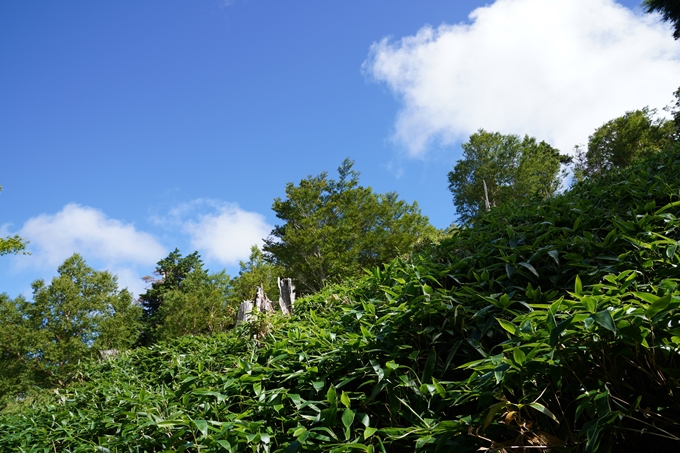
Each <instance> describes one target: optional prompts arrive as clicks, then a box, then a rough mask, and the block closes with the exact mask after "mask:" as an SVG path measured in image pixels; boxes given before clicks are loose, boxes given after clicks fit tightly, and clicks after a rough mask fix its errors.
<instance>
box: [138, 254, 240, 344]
mask: <svg viewBox="0 0 680 453" xmlns="http://www.w3.org/2000/svg"><path fill="white" fill-rule="evenodd" d="M155 273H156V275H158V276H159V277H160V278H158V279H152V278H151V277H145V280H147V281H149V282H151V288H149V289H148V290H147V291H146V292H145V293H144V294H142V295H140V296H139V300H140V302H141V304H142V307H143V309H144V315H143V317H142V320H143V323H144V332H143V334H142V335H141V337H140V344H142V345H150V344H152V343H154V342H155V341H157V340H165V339H169V338H176V337H180V336H183V335H201V334H211V333H214V332H218V331H223V330H225V329H227V328H229V327H231V326H232V325H233V324H234V322H235V320H236V310H237V309H236V308H235V307H234V303H233V301H232V299H233V297H232V296H231V294H232V292H233V291H232V286H231V279H230V277H229V276H228V275H227V274H225V273H224V272H219V273H215V274H211V273H209V272H208V271H207V270H205V269H203V262H202V261H201V257H200V255H199V254H198V252H194V253H192V254H190V255H187V256H185V257H182V254H181V253H180V251H179V250H178V249H175V250H174V251H173V252H171V253H170V254H169V255H168V256H167V257H166V258H163V259H162V260H160V261H159V262H158V263H157V265H156V272H155Z"/></svg>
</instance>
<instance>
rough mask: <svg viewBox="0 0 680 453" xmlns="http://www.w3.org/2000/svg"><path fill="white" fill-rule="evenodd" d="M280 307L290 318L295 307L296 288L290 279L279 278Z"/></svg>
mask: <svg viewBox="0 0 680 453" xmlns="http://www.w3.org/2000/svg"><path fill="white" fill-rule="evenodd" d="M278 282H279V294H280V296H279V306H280V307H281V313H283V314H284V315H286V316H290V315H291V314H292V313H293V306H294V305H295V286H294V285H293V280H292V279H290V278H279V279H278Z"/></svg>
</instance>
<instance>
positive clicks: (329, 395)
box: [326, 384, 337, 404]
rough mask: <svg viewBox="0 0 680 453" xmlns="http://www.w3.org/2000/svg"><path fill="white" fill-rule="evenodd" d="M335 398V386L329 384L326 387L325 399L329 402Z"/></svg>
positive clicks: (332, 401) (333, 401) (331, 402)
mask: <svg viewBox="0 0 680 453" xmlns="http://www.w3.org/2000/svg"><path fill="white" fill-rule="evenodd" d="M336 399H337V393H336V391H335V387H333V385H332V384H331V386H330V387H329V388H328V391H327V392H326V401H328V403H329V404H333V403H335V400H336Z"/></svg>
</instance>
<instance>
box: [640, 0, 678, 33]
mask: <svg viewBox="0 0 680 453" xmlns="http://www.w3.org/2000/svg"><path fill="white" fill-rule="evenodd" d="M642 5H643V7H644V8H645V10H646V11H647V12H648V13H652V12H658V13H661V16H662V17H663V20H665V21H667V22H670V23H672V24H673V26H674V27H675V31H674V32H673V37H674V38H675V39H678V38H680V2H678V0H644V2H643V3H642Z"/></svg>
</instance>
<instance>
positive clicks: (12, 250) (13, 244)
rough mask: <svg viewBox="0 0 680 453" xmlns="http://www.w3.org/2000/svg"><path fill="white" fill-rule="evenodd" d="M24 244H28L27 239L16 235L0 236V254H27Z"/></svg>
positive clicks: (0, 187) (0, 189)
mask: <svg viewBox="0 0 680 453" xmlns="http://www.w3.org/2000/svg"><path fill="white" fill-rule="evenodd" d="M0 192H2V186H0ZM26 244H28V241H27V240H26V239H23V238H21V237H19V236H18V235H14V236H7V237H6V238H0V256H2V255H9V254H17V253H22V254H24V255H28V254H29V252H27V251H26Z"/></svg>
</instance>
